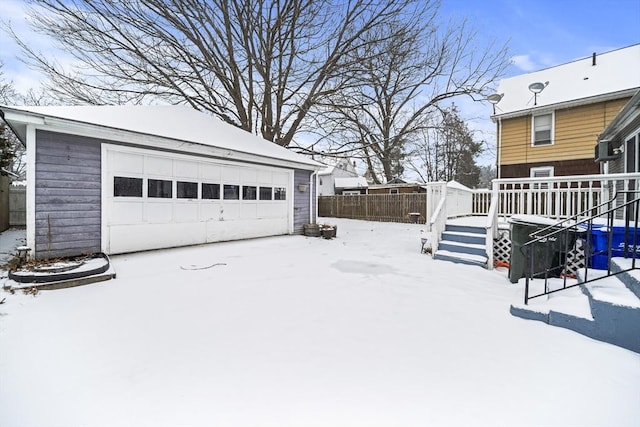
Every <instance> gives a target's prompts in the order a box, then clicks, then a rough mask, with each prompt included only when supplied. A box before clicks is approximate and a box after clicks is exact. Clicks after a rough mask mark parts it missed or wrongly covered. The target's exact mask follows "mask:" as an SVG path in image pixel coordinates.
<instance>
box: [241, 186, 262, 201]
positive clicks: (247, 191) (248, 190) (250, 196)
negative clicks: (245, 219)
mask: <svg viewBox="0 0 640 427" xmlns="http://www.w3.org/2000/svg"><path fill="white" fill-rule="evenodd" d="M257 196H258V194H257V189H256V187H253V186H250V185H243V186H242V200H256V199H257Z"/></svg>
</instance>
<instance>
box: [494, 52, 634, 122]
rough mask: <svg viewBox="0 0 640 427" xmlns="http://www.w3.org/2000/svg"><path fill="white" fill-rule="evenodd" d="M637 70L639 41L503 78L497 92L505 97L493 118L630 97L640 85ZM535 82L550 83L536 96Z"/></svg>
mask: <svg viewBox="0 0 640 427" xmlns="http://www.w3.org/2000/svg"><path fill="white" fill-rule="evenodd" d="M594 63H595V65H594ZM638 70H640V44H636V45H633V46H629V47H625V48H621V49H617V50H612V51H609V52H606V53H602V54H594V56H589V57H587V58H582V59H578V60H576V61H573V62H569V63H566V64H562V65H558V66H555V67H551V68H546V69H544V70H540V71H536V72H533V73H527V74H522V75H519V76H515V77H511V78H507V79H503V80H502V81H500V84H499V86H498V90H497V93H499V94H503V95H504V96H503V98H502V99H501V100H500V101H499V102H498V103H497V104H496V114H495V115H494V118H498V117H502V118H505V117H510V116H518V115H522V114H529V113H530V112H531V109H533V108H536V109H543V108H545V107H551V106H553V107H554V108H558V107H570V106H573V105H581V104H586V103H591V102H598V101H604V100H607V99H614V98H619V97H622V96H631V95H633V93H635V90H636V89H637V88H640V72H639V71H638ZM536 82H539V83H543V84H546V82H548V85H547V86H546V87H545V88H544V89H543V90H542V91H541V92H540V93H539V94H538V95H537V97H536V99H534V94H533V93H532V92H531V91H530V90H529V85H530V84H532V83H536ZM534 101H535V102H536V104H537V105H535V106H534Z"/></svg>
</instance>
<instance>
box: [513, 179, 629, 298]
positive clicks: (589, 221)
mask: <svg viewBox="0 0 640 427" xmlns="http://www.w3.org/2000/svg"><path fill="white" fill-rule="evenodd" d="M621 193H640V191H636V190H630V191H619V192H617V193H616V194H614V195H613V197H612V198H611V200H609V201H607V202H604V203H601V204H600V205H598V206H596V207H595V208H593V207H592V208H590V209H588V210H585V211H583V212H581V213H580V214H577V215H574V216H573V217H570V218H566V219H564V220H562V221H559V222H557V223H556V224H553V225H549V226H547V227H544V228H542V229H540V230H536V231H534V232H533V233H531V234H530V237H534V238H533V239H532V240H529V241H528V242H526V243H525V244H523V245H522V246H521V247H520V248H519V249H520V251H521V253H522V255H523V256H524V257H525V259H526V263H525V295H524V303H525V305H526V304H528V303H529V300H530V299H533V298H537V297H541V296H544V295H549V294H552V293H554V292H559V291H563V290H566V289H570V288H573V287H576V286H579V285H582V284H585V283H590V282H594V281H597V280H601V279H604V278H606V277H609V276H615V275H618V274H622V273H626V272H628V271H631V270H634V269H636V268H640V267H636V258H635V256H634V257H632V262H631V268H629V269H626V270H624V269H623V270H621V271H618V272H611V267H610V264H609V262H607V273H606V275H601V276H598V277H595V278H593V279H589V277H588V274H589V268H588V267H589V265H588V262H587V260H588V259H589V257H590V255H591V240H590V235H591V232H592V230H593V221H594V219H596V218H600V217H603V216H605V215H606V217H607V227H608V228H607V230H608V234H607V260H608V261H609V260H611V257H612V254H613V252H612V250H613V248H612V240H613V224H614V214H615V213H616V212H617V211H620V210H622V209H625V210H627V211H628V210H629V209H630V208H631V207H633V206H635V209H634V212H635V214H634V217H635V218H634V224H633V225H634V227H633V228H634V233H633V244H632V246H631V247H632V248H633V252H634V253H635V249H636V248H637V247H638V241H637V240H638V233H637V232H636V231H635V230H638V219H639V212H640V197H638V198H635V199H634V200H630V201H627V202H625V203H623V204H621V205H618V206H616V207H614V208H611V205H612V203H613V201H614V200H615V199H616V197H617V196H618V194H621ZM603 206H608V209H607V210H606V211H604V212H600V213H598V214H596V215H590V216H586V215H585V214H586V213H587V212H590V211H591V212H592V211H593V210H594V209H596V212H599V209H600V208H601V207H603ZM581 216H585V218H583V219H580V217H581ZM563 224H564V225H563ZM583 224H586V228H585V227H584V226H583V227H580V226H581V225H583ZM629 225H630V221H629V215H625V230H624V243H623V246H624V251H623V255H624V257H625V258H627V256H628V254H629V245H628V244H627V243H628V242H629V240H628V237H629ZM570 232H571V233H580V232H582V233H586V235H587V238H586V239H584V242H585V243H584V247H583V250H584V253H585V266H584V280H583V281H582V282H581V283H576V284H570V285H568V284H567V278H568V275H567V274H563V275H562V278H563V281H562V287H561V288H558V289H549V278H550V277H549V272H550V270H551V269H550V268H549V267H547V268H546V269H545V270H544V277H543V278H544V291H543V292H541V293H539V294H535V295H530V289H531V288H530V283H529V281H530V280H531V278H532V276H533V275H534V274H536V273H537V272H534V271H533V270H534V268H533V266H534V260H535V251H534V250H533V248H534V247H535V246H536V245H541V244H543V245H544V254H545V256H546V258H547V259H549V254H550V251H551V245H552V243H553V242H557V239H558V238H559V236H560V237H562V234H563V233H564V234H565V236H564V237H565V238H564V240H563V241H564V246H565V247H564V254H565V260H564V263H563V265H561V266H558V267H557V268H562V271H564V272H566V270H567V259H566V254H567V253H568V252H569V250H570V249H572V247H573V245H575V241H574V242H573V243H572V247H571V248H570V247H569V244H568V242H569V240H570V239H569V238H567V237H568V234H569V233H570Z"/></svg>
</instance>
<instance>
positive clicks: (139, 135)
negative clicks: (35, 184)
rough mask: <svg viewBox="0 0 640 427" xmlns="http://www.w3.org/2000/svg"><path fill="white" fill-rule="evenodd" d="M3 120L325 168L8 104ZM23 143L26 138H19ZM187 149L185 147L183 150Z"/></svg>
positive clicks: (117, 139) (238, 157) (138, 142)
mask: <svg viewBox="0 0 640 427" xmlns="http://www.w3.org/2000/svg"><path fill="white" fill-rule="evenodd" d="M0 111H2V113H3V114H2V115H3V118H4V120H5V122H7V123H9V121H13V122H16V123H20V124H25V125H33V126H36V127H38V128H41V129H47V130H52V131H57V132H61V133H64V132H66V133H71V134H74V135H80V136H86V137H94V138H103V139H108V140H113V141H114V142H121V143H125V144H136V145H141V146H144V147H148V148H164V149H165V150H169V151H179V152H183V153H185V154H200V155H208V156H212V157H216V158H221V159H229V160H244V161H248V162H252V163H260V164H268V165H272V166H283V167H290V168H295V169H302V170H311V171H319V170H322V169H324V168H325V167H326V165H323V164H321V163H318V162H316V161H314V160H308V161H307V162H297V161H294V160H291V159H284V158H277V157H271V156H265V155H256V154H253V153H247V152H244V151H239V150H233V149H228V148H221V147H215V146H212V145H206V144H202V143H199V142H194V141H188V140H179V139H174V138H168V137H164V136H160V135H153V134H149V133H143V132H136V131H132V130H128V129H120V128H115V127H110V126H104V125H98V124H94V123H87V122H83V121H78V120H72V119H67V118H59V117H53V116H47V115H45V114H41V113H34V112H31V111H25V110H18V109H12V108H11V107H5V106H0ZM23 142H24V143H26V141H23ZM175 142H178V143H180V147H181V149H179V150H176V149H175V147H171V146H170V144H173V143H175ZM186 148H188V149H186Z"/></svg>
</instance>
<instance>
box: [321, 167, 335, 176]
mask: <svg viewBox="0 0 640 427" xmlns="http://www.w3.org/2000/svg"><path fill="white" fill-rule="evenodd" d="M335 168H336V167H335V166H327V167H326V168H324V169H322V170H321V171H320V172H318V175H331V174H332V173H333V170H334V169H335Z"/></svg>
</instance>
